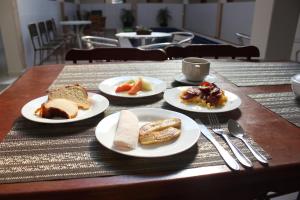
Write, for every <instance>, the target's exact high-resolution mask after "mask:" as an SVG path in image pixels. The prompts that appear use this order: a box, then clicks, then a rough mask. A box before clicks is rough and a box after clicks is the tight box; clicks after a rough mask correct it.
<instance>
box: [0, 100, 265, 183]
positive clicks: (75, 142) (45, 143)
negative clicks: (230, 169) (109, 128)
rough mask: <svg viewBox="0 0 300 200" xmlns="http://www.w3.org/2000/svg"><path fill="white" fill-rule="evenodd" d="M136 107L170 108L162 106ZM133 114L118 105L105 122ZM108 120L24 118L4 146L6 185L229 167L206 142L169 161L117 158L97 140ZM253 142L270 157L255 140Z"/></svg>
mask: <svg viewBox="0 0 300 200" xmlns="http://www.w3.org/2000/svg"><path fill="white" fill-rule="evenodd" d="M134 107H157V108H160V107H161V108H168V107H166V105H165V104H164V103H163V101H162V100H161V101H158V102H156V103H154V104H149V105H140V106H134ZM128 108H129V107H128V106H114V105H112V106H110V107H109V109H108V110H106V111H105V113H104V116H107V115H109V114H112V113H115V112H117V111H120V110H122V109H128ZM131 108H133V107H131ZM102 117H103V116H101V115H100V116H96V117H94V118H91V119H88V120H83V121H80V122H77V123H69V124H40V123H35V122H31V121H28V120H26V119H24V118H19V119H18V120H17V121H16V122H15V124H14V125H13V127H12V129H11V131H10V132H9V134H8V135H7V136H6V138H5V139H4V141H3V142H1V143H0V183H15V182H31V181H43V180H57V179H71V178H83V177H99V176H112V175H129V174H131V175H138V174H144V173H150V172H151V173H155V172H161V171H164V172H165V173H175V172H176V171H178V170H182V169H188V168H194V167H203V166H214V165H223V164H225V163H224V161H223V160H222V158H221V157H220V155H219V154H218V152H217V151H216V149H215V148H214V146H212V144H211V143H210V142H208V141H207V140H206V138H205V137H204V136H201V137H200V139H199V141H198V143H197V144H196V145H194V146H193V147H192V148H190V149H189V150H187V151H185V152H182V153H179V154H177V155H173V156H168V157H163V158H147V159H146V158H134V157H128V156H124V155H120V154H117V153H114V152H113V151H111V150H108V149H106V148H105V147H103V146H102V145H101V144H100V143H99V142H98V141H97V139H96V137H95V127H96V125H97V124H98V122H99V121H100V120H101V119H102ZM203 117H206V116H203ZM203 121H204V120H203ZM215 137H216V139H217V140H218V141H219V142H220V143H221V145H222V146H224V148H225V149H227V150H228V151H229V152H230V150H229V148H228V146H227V145H226V144H225V143H224V141H223V140H222V139H221V138H219V136H215ZM248 140H249V142H250V143H252V145H253V146H254V147H255V148H256V149H257V150H258V151H260V152H261V153H263V154H264V155H265V156H267V157H269V156H268V155H267V154H266V153H265V152H264V151H263V149H262V148H260V147H259V146H258V145H257V144H256V143H255V142H254V141H253V140H252V139H250V138H248ZM232 141H233V143H235V144H236V146H237V147H238V148H240V149H241V151H242V152H243V153H245V155H247V156H248V157H249V158H250V159H251V160H252V161H254V157H253V156H252V154H251V153H250V151H249V150H248V149H247V148H246V147H245V145H244V144H243V143H242V142H241V141H239V140H238V139H235V138H233V139H232ZM230 153H231V152H230ZM269 158H270V157H269Z"/></svg>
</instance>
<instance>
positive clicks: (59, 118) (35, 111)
mask: <svg viewBox="0 0 300 200" xmlns="http://www.w3.org/2000/svg"><path fill="white" fill-rule="evenodd" d="M108 106H109V101H108V100H107V98H105V97H104V96H102V95H99V94H96V93H90V92H87V91H86V90H85V88H83V87H82V86H80V85H78V84H74V85H67V86H63V87H59V88H56V89H53V90H50V91H49V92H48V95H46V96H42V97H39V98H36V99H33V100H31V101H30V102H28V103H27V104H25V105H24V106H23V108H22V110H21V113H22V115H23V116H24V117H25V118H27V119H29V120H31V121H35V122H40V123H49V124H58V123H68V122H75V121H80V120H84V119H88V118H91V117H93V116H95V115H98V114H100V113H102V112H103V111H105V110H106V109H107V107H108Z"/></svg>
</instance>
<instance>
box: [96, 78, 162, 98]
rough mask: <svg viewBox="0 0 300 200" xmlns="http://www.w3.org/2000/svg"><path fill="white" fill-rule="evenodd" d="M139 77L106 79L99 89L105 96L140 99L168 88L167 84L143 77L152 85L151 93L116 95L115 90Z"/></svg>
mask: <svg viewBox="0 0 300 200" xmlns="http://www.w3.org/2000/svg"><path fill="white" fill-rule="evenodd" d="M138 78H139V76H120V77H114V78H110V79H106V80H104V81H102V82H101V83H100V84H99V89H100V91H101V92H103V93H105V94H109V95H112V96H117V97H126V98H139V97H147V96H152V95H156V94H159V93H162V92H163V91H165V89H166V88H167V84H166V83H165V82H164V81H162V80H159V79H156V78H152V77H146V76H143V77H142V78H143V79H144V80H146V81H148V82H149V83H150V84H151V85H152V90H151V91H139V92H138V93H137V94H136V95H129V94H128V93H127V92H119V93H116V92H115V90H116V88H117V87H118V85H120V84H122V83H124V82H126V81H129V80H137V79H138Z"/></svg>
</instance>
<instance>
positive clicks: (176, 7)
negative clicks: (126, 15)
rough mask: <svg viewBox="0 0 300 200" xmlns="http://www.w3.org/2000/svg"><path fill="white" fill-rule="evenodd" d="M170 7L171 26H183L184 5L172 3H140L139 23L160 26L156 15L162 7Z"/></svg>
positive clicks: (138, 11)
mask: <svg viewBox="0 0 300 200" xmlns="http://www.w3.org/2000/svg"><path fill="white" fill-rule="evenodd" d="M166 7H167V8H168V10H169V12H170V15H171V19H170V20H169V25H168V26H169V27H174V28H179V29H181V28H182V18H183V5H182V4H172V3H139V4H138V5H137V19H138V20H137V25H140V26H145V27H159V25H158V23H157V21H156V16H157V13H158V11H159V9H161V8H166Z"/></svg>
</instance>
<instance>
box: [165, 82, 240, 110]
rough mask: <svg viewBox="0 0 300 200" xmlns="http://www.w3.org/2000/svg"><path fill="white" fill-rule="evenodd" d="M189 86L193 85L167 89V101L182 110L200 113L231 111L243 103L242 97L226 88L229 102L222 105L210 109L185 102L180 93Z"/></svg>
mask: <svg viewBox="0 0 300 200" xmlns="http://www.w3.org/2000/svg"><path fill="white" fill-rule="evenodd" d="M189 87H191V86H185V87H176V88H172V89H169V90H166V91H165V93H164V99H165V101H166V102H168V103H169V104H170V105H172V106H174V107H177V108H180V109H182V110H187V111H192V112H199V113H221V112H227V111H231V110H234V109H236V108H238V107H239V106H240V105H241V103H242V101H241V99H240V98H239V97H238V96H237V95H235V94H233V93H231V92H228V91H226V90H224V92H225V96H227V102H226V104H225V105H224V106H222V107H219V108H211V109H209V108H206V107H202V106H198V105H193V104H184V103H182V102H181V99H180V97H179V95H180V93H181V92H182V91H183V90H186V89H187V88H189Z"/></svg>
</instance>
